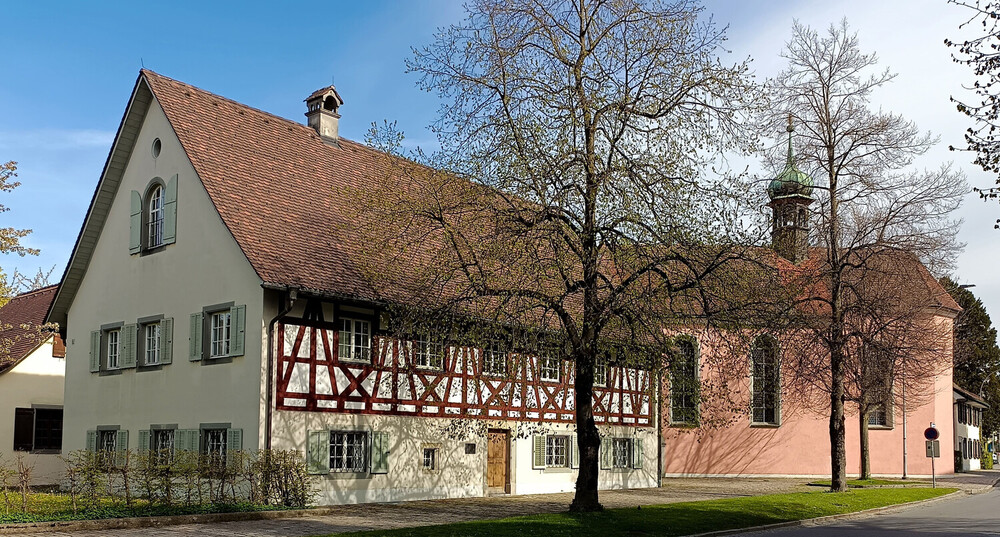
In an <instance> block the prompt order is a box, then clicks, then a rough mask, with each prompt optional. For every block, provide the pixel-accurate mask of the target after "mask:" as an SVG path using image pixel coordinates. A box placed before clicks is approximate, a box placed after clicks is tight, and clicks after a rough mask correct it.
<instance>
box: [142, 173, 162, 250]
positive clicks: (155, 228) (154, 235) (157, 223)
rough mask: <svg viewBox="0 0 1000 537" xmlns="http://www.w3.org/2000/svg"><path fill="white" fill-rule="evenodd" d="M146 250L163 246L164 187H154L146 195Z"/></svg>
mask: <svg viewBox="0 0 1000 537" xmlns="http://www.w3.org/2000/svg"><path fill="white" fill-rule="evenodd" d="M145 220H146V248H156V247H158V246H163V187H162V186H160V185H154V186H153V188H152V189H151V190H150V191H149V194H147V195H146V218H145Z"/></svg>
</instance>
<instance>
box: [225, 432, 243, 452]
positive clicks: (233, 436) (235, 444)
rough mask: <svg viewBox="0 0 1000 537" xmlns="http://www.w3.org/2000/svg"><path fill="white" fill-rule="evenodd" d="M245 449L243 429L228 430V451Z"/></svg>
mask: <svg viewBox="0 0 1000 537" xmlns="http://www.w3.org/2000/svg"><path fill="white" fill-rule="evenodd" d="M242 449H243V429H226V451H241V450H242Z"/></svg>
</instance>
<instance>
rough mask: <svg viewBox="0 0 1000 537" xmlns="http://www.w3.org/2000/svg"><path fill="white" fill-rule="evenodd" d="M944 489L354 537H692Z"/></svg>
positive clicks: (540, 518)
mask: <svg viewBox="0 0 1000 537" xmlns="http://www.w3.org/2000/svg"><path fill="white" fill-rule="evenodd" d="M954 490H955V489H948V488H939V489H929V488H891V489H858V490H851V491H848V492H838V493H830V492H820V491H817V492H799V493H795V494H774V495H768V496H752V497H747V498H728V499H724V500H709V501H701V502H685V503H671V504H665V505H650V506H645V507H642V508H641V509H639V508H628V509H608V510H606V511H604V512H601V513H590V514H586V515H571V514H568V513H557V514H543V515H530V516H520V517H511V518H504V519H500V520H481V521H476V522H461V523H457V524H445V525H440V526H424V527H419V528H401V529H397V530H389V531H371V532H358V533H349V534H343V535H354V536H359V537H360V536H365V537H372V536H380V535H384V536H390V537H402V536H415V537H416V536H428V537H430V536H435V537H439V536H440V537H446V536H460V535H475V536H486V537H506V536H517V537H522V536H524V535H546V536H560V535H565V536H581V537H586V536H595V537H608V536H609V535H691V534H694V533H702V532H706V531H713V530H724V529H736V528H747V527H751V526H759V525H762V524H773V523H777V522H789V521H793V520H802V519H806V518H815V517H821V516H827V515H835V514H841V513H852V512H855V511H863V510H865V509H872V508H875V507H884V506H887V505H895V504H899V503H905V502H912V501H917V500H925V499H928V498H934V497H937V496H941V495H944V494H947V493H949V492H952V491H954Z"/></svg>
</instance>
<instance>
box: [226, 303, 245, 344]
mask: <svg viewBox="0 0 1000 537" xmlns="http://www.w3.org/2000/svg"><path fill="white" fill-rule="evenodd" d="M229 314H230V316H229V318H230V322H231V323H233V324H232V335H231V336H230V337H232V341H230V344H229V355H230V356H243V354H244V353H245V350H244V345H243V341H244V340H245V338H246V327H247V307H246V306H233V307H232V308H230V309H229Z"/></svg>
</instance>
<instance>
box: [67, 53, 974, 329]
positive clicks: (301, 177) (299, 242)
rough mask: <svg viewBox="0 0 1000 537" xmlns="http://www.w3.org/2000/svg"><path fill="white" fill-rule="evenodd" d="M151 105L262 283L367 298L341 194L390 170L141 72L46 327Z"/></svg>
mask: <svg viewBox="0 0 1000 537" xmlns="http://www.w3.org/2000/svg"><path fill="white" fill-rule="evenodd" d="M147 87H148V90H147V89H146V88H147ZM152 97H155V99H156V101H157V102H158V103H159V104H160V106H161V107H162V108H163V111H164V113H165V115H166V117H167V119H168V121H169V122H170V125H171V126H172V127H173V129H174V132H175V133H176V135H177V137H178V139H179V141H180V143H181V145H182V147H183V148H184V151H185V153H186V154H187V156H188V158H189V159H190V161H191V163H192V165H193V166H194V169H195V171H196V172H197V174H198V176H199V178H200V179H201V181H202V183H203V184H204V187H205V189H206V191H207V192H208V194H209V196H210V198H211V200H212V202H213V203H214V205H215V207H216V209H217V210H218V212H219V215H220V216H221V217H222V220H223V222H224V223H225V225H226V226H227V228H228V229H229V231H230V233H232V236H233V238H234V239H235V240H236V242H237V243H238V245H239V246H240V248H241V249H242V251H243V253H244V255H245V256H246V258H247V260H248V261H249V263H250V265H251V266H252V267H253V269H254V270H255V271H256V273H257V275H258V276H259V277H260V279H261V280H262V283H263V284H265V285H270V286H277V287H286V286H287V287H297V288H301V289H305V290H308V291H313V292H319V293H323V294H328V295H335V296H344V297H353V298H358V299H371V298H374V297H375V293H373V292H372V291H371V289H370V288H369V286H368V285H367V284H366V283H365V279H364V278H363V276H362V274H361V271H360V270H359V269H358V266H357V265H356V264H355V263H357V262H358V260H359V259H360V258H361V257H362V256H361V255H359V252H361V251H362V250H363V249H364V248H363V247H362V246H361V245H360V244H358V243H359V240H358V238H357V237H356V236H355V234H354V233H352V232H351V231H350V230H351V229H352V228H356V227H357V222H355V221H352V218H354V217H352V216H351V215H357V211H356V210H353V208H352V207H349V204H350V203H351V202H350V199H351V195H349V194H348V191H350V190H354V191H361V192H364V191H373V190H375V189H379V188H385V184H386V183H385V182H384V177H386V176H387V174H388V173H390V172H389V171H388V170H387V169H386V168H385V167H386V166H388V165H390V163H389V161H388V160H387V159H386V158H385V157H386V156H385V155H384V154H382V153H380V152H378V151H376V150H375V149H372V148H370V147H368V146H365V145H362V144H359V143H356V142H352V141H350V140H347V139H344V138H341V139H340V141H339V143H338V144H337V145H327V144H325V143H323V141H322V140H321V139H320V137H319V136H318V135H317V133H316V132H315V131H314V130H313V129H312V128H310V127H308V126H306V125H303V124H301V123H297V122H294V121H290V120H287V119H284V118H280V117H277V116H274V115H272V114H268V113H266V112H262V111H260V110H257V109H254V108H251V107H249V106H246V105H243V104H240V103H237V102H235V101H232V100H229V99H226V98H224V97H220V96H218V95H215V94H212V93H209V92H207V91H204V90H202V89H199V88H196V87H194V86H191V85H188V84H184V83H182V82H179V81H176V80H173V79H171V78H168V77H165V76H162V75H159V74H157V73H154V72H152V71H148V70H142V71H141V72H140V75H139V80H138V81H137V84H136V88H135V90H134V91H133V98H132V99H133V101H132V102H131V103H130V106H129V108H128V109H127V111H126V115H125V117H124V118H123V120H122V126H121V127H120V128H119V138H120V139H119V140H118V141H116V144H115V146H114V147H113V148H112V152H111V155H110V156H109V161H108V162H109V165H107V166H106V167H105V172H104V174H103V176H102V181H101V183H100V184H99V185H98V188H97V191H96V193H95V201H94V202H93V203H92V206H91V211H90V212H89V213H88V218H87V221H86V222H85V223H84V227H83V229H82V230H81V234H80V238H79V239H78V241H77V246H76V248H74V254H73V258H72V259H71V263H70V265H68V266H67V272H66V276H64V285H63V289H62V290H60V292H59V296H58V297H57V300H56V303H55V305H53V307H52V309H53V312H52V313H51V314H50V319H51V320H53V321H56V322H61V321H63V320H64V319H65V312H66V311H67V310H68V305H69V303H70V302H71V301H72V296H73V295H74V294H75V288H76V285H77V284H78V282H79V279H80V278H82V275H83V273H84V271H85V270H86V265H87V264H88V260H89V254H88V253H87V250H88V244H89V242H93V241H94V240H96V238H95V237H96V236H97V234H99V233H100V228H101V227H103V219H104V218H105V216H106V208H107V206H109V205H110V197H111V196H113V195H114V192H115V190H116V189H117V181H118V180H119V179H120V175H121V172H122V170H123V169H124V165H122V164H120V163H119V161H121V162H124V161H126V160H127V154H128V152H130V151H131V143H132V142H131V139H132V138H134V135H135V133H136V132H137V130H138V123H139V122H141V118H142V116H143V115H144V114H145V106H147V105H148V103H149V102H150V100H151V98H152ZM380 179H381V180H380ZM403 181H404V179H403V178H400V182H399V183H396V184H395V186H398V187H399V188H408V187H407V186H406V185H404V184H401V183H402V182H403ZM88 241H89V242H88ZM759 252H760V254H761V255H762V256H763V257H764V258H766V260H767V261H765V263H766V264H768V265H771V266H776V268H778V269H779V271H780V272H784V273H788V272H796V271H800V270H809V269H810V267H812V268H813V269H818V268H819V264H818V263H820V262H821V260H822V257H823V253H822V250H818V249H814V251H813V252H811V255H810V259H809V260H807V261H806V262H805V263H803V264H802V265H800V266H799V267H796V266H794V265H791V264H790V263H787V262H785V261H784V260H782V259H781V258H780V257H779V256H776V255H774V252H773V251H771V250H770V249H760V251H759ZM901 254H902V253H901ZM899 259H900V260H901V261H902V262H904V264H911V263H915V266H913V267H912V268H913V270H911V271H907V272H908V274H910V275H912V276H913V277H912V278H909V279H908V280H907V281H906V282H900V283H901V284H902V285H903V287H905V288H907V289H909V290H912V291H913V292H915V293H918V294H923V293H930V295H931V296H933V297H934V301H935V302H936V303H937V305H938V306H940V307H942V308H945V309H951V310H954V311H956V312H957V311H959V310H960V308H959V307H958V304H956V303H955V302H954V300H952V298H951V297H950V296H949V295H948V293H947V292H945V291H944V289H943V288H941V286H940V285H938V283H937V282H936V281H935V280H934V278H933V277H932V276H931V275H930V274H929V273H928V272H927V270H926V269H925V268H924V267H923V266H922V265H921V264H920V263H919V261H917V260H916V258H914V257H913V256H909V255H906V254H902V255H901V256H900V257H899ZM413 261H415V262H418V263H419V262H421V261H422V260H413ZM404 272H405V271H404ZM914 285H916V286H914ZM404 292H405V291H404ZM390 294H396V293H390ZM64 295H65V296H64ZM380 296H385V295H384V294H380ZM925 296H926V295H925Z"/></svg>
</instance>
